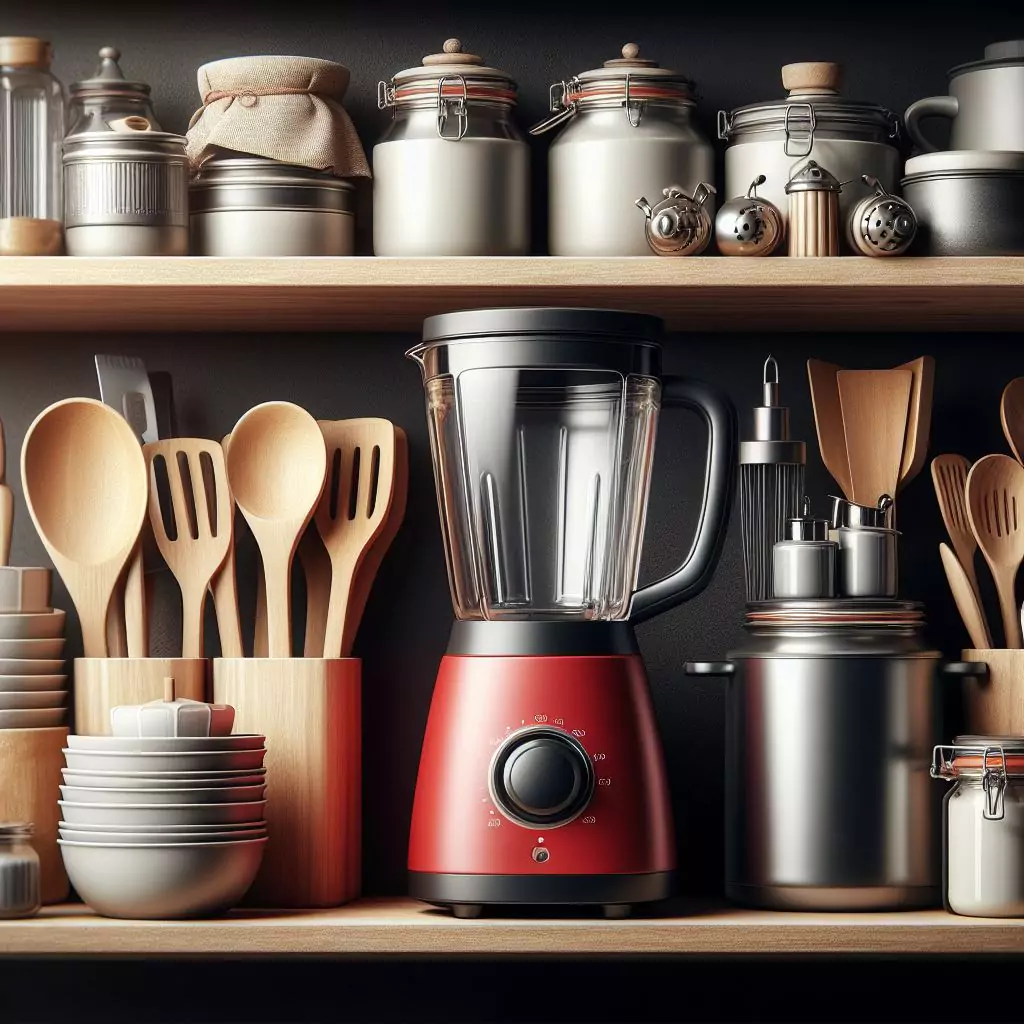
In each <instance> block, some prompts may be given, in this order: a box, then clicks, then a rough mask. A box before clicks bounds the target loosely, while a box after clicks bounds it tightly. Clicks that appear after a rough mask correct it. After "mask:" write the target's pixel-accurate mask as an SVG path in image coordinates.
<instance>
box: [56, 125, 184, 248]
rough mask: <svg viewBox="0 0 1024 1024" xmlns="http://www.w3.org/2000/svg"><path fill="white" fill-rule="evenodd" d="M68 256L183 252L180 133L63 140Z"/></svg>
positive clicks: (112, 134)
mask: <svg viewBox="0 0 1024 1024" xmlns="http://www.w3.org/2000/svg"><path fill="white" fill-rule="evenodd" d="M64 228H65V244H66V246H67V251H68V255H70V256H185V255H187V254H188V159H187V157H186V156H185V139H184V138H183V137H182V136H180V135H171V134H169V133H167V132H153V131H148V130H140V131H135V130H123V131H96V132H83V133H80V134H78V135H72V136H69V137H68V138H67V139H65V141H64Z"/></svg>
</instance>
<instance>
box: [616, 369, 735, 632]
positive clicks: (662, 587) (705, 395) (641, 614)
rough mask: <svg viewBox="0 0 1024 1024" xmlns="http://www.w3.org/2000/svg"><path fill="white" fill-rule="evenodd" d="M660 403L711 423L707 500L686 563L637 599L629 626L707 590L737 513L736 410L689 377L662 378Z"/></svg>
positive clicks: (722, 395)
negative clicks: (734, 500)
mask: <svg viewBox="0 0 1024 1024" xmlns="http://www.w3.org/2000/svg"><path fill="white" fill-rule="evenodd" d="M661 404H662V407H663V408H683V409H692V410H693V411H694V412H697V413H700V415H701V416H702V417H703V418H704V421H705V423H707V426H708V459H707V469H706V471H705V475H704V499H703V502H702V503H701V509H702V511H701V516H700V521H699V522H698V523H697V535H696V536H695V537H694V538H693V545H692V546H691V548H690V553H689V554H688V555H687V556H686V560H685V561H684V562H683V564H682V565H681V566H679V568H678V569H676V570H675V572H671V573H669V574H668V576H665V577H664V578H663V579H660V580H658V581H657V582H656V583H651V584H650V585H649V586H646V587H642V588H641V589H640V590H638V591H637V592H636V593H635V594H634V595H633V603H632V605H631V607H630V613H629V621H630V622H643V621H644V620H645V619H650V618H652V617H653V616H655V615H660V614H661V613H662V612H665V611H668V609H669V608H674V607H675V606H676V605H677V604H682V603H683V601H688V600H689V599H690V598H691V597H695V596H696V595H697V594H699V593H700V592H701V591H702V590H703V589H704V588H705V587H706V586H707V584H708V581H709V580H710V579H711V574H712V573H713V572H714V569H715V565H716V564H717V563H718V558H719V556H720V555H721V554H722V547H723V545H724V543H725V534H726V530H727V529H728V526H729V513H730V511H731V509H732V495H733V487H734V484H735V479H736V458H737V436H738V434H739V423H738V418H737V415H736V407H735V406H734V405H733V404H732V402H731V401H730V400H729V397H728V396H727V395H726V394H725V392H723V391H720V390H719V389H718V388H716V387H712V385H710V384H706V383H705V382H704V381H700V380H692V379H690V378H688V377H663V378H662V382H661Z"/></svg>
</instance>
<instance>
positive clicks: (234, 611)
mask: <svg viewBox="0 0 1024 1024" xmlns="http://www.w3.org/2000/svg"><path fill="white" fill-rule="evenodd" d="M230 441H231V435H230V434H225V435H224V440H223V441H221V451H222V452H223V454H224V457H225V459H226V458H227V450H228V444H229V443H230ZM225 469H226V463H225ZM227 492H228V499H229V500H230V502H231V543H230V544H229V545H228V553H227V555H226V556H225V558H224V561H223V563H221V567H220V568H219V569H218V570H217V571H216V572H215V573H214V574H213V579H212V580H211V581H210V589H211V591H212V593H213V606H214V608H215V609H216V611H217V632H218V633H219V634H220V656H221V657H222V658H242V657H244V656H245V652H244V651H243V649H242V623H241V620H240V618H239V613H238V570H237V568H236V565H235V498H234V495H232V494H231V488H230V487H228V488H227Z"/></svg>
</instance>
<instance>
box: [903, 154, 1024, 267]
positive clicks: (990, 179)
mask: <svg viewBox="0 0 1024 1024" xmlns="http://www.w3.org/2000/svg"><path fill="white" fill-rule="evenodd" d="M902 189H903V198H904V199H906V201H907V202H908V203H910V205H911V206H912V207H913V208H914V212H915V213H916V214H917V220H918V230H917V236H916V238H915V239H914V245H913V247H912V249H911V252H912V253H914V254H915V255H920V256H1020V255H1024V153H1016V152H1001V153H994V152H991V153H990V152H979V151H976V150H965V151H958V152H952V151H950V152H948V153H926V154H924V155H922V156H915V157H912V158H911V159H910V160H908V161H907V173H906V176H905V177H904V178H903V182H902Z"/></svg>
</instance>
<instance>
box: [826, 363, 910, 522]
mask: <svg viewBox="0 0 1024 1024" xmlns="http://www.w3.org/2000/svg"><path fill="white" fill-rule="evenodd" d="M913 377H914V375H913V374H912V373H911V372H910V371H909V370H840V371H839V373H838V375H837V379H838V382H839V404H840V407H841V408H842V413H843V432H844V434H845V435H846V456H847V459H848V460H849V466H850V488H851V490H852V491H853V500H854V501H855V502H857V503H858V504H860V505H877V504H878V499H879V498H880V497H881V496H882V495H883V494H888V495H889V496H890V497H892V496H894V495H895V494H896V485H897V484H898V483H899V480H900V466H901V465H902V463H903V447H904V441H905V440H906V436H907V417H908V415H909V410H910V389H911V385H912V384H913Z"/></svg>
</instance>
